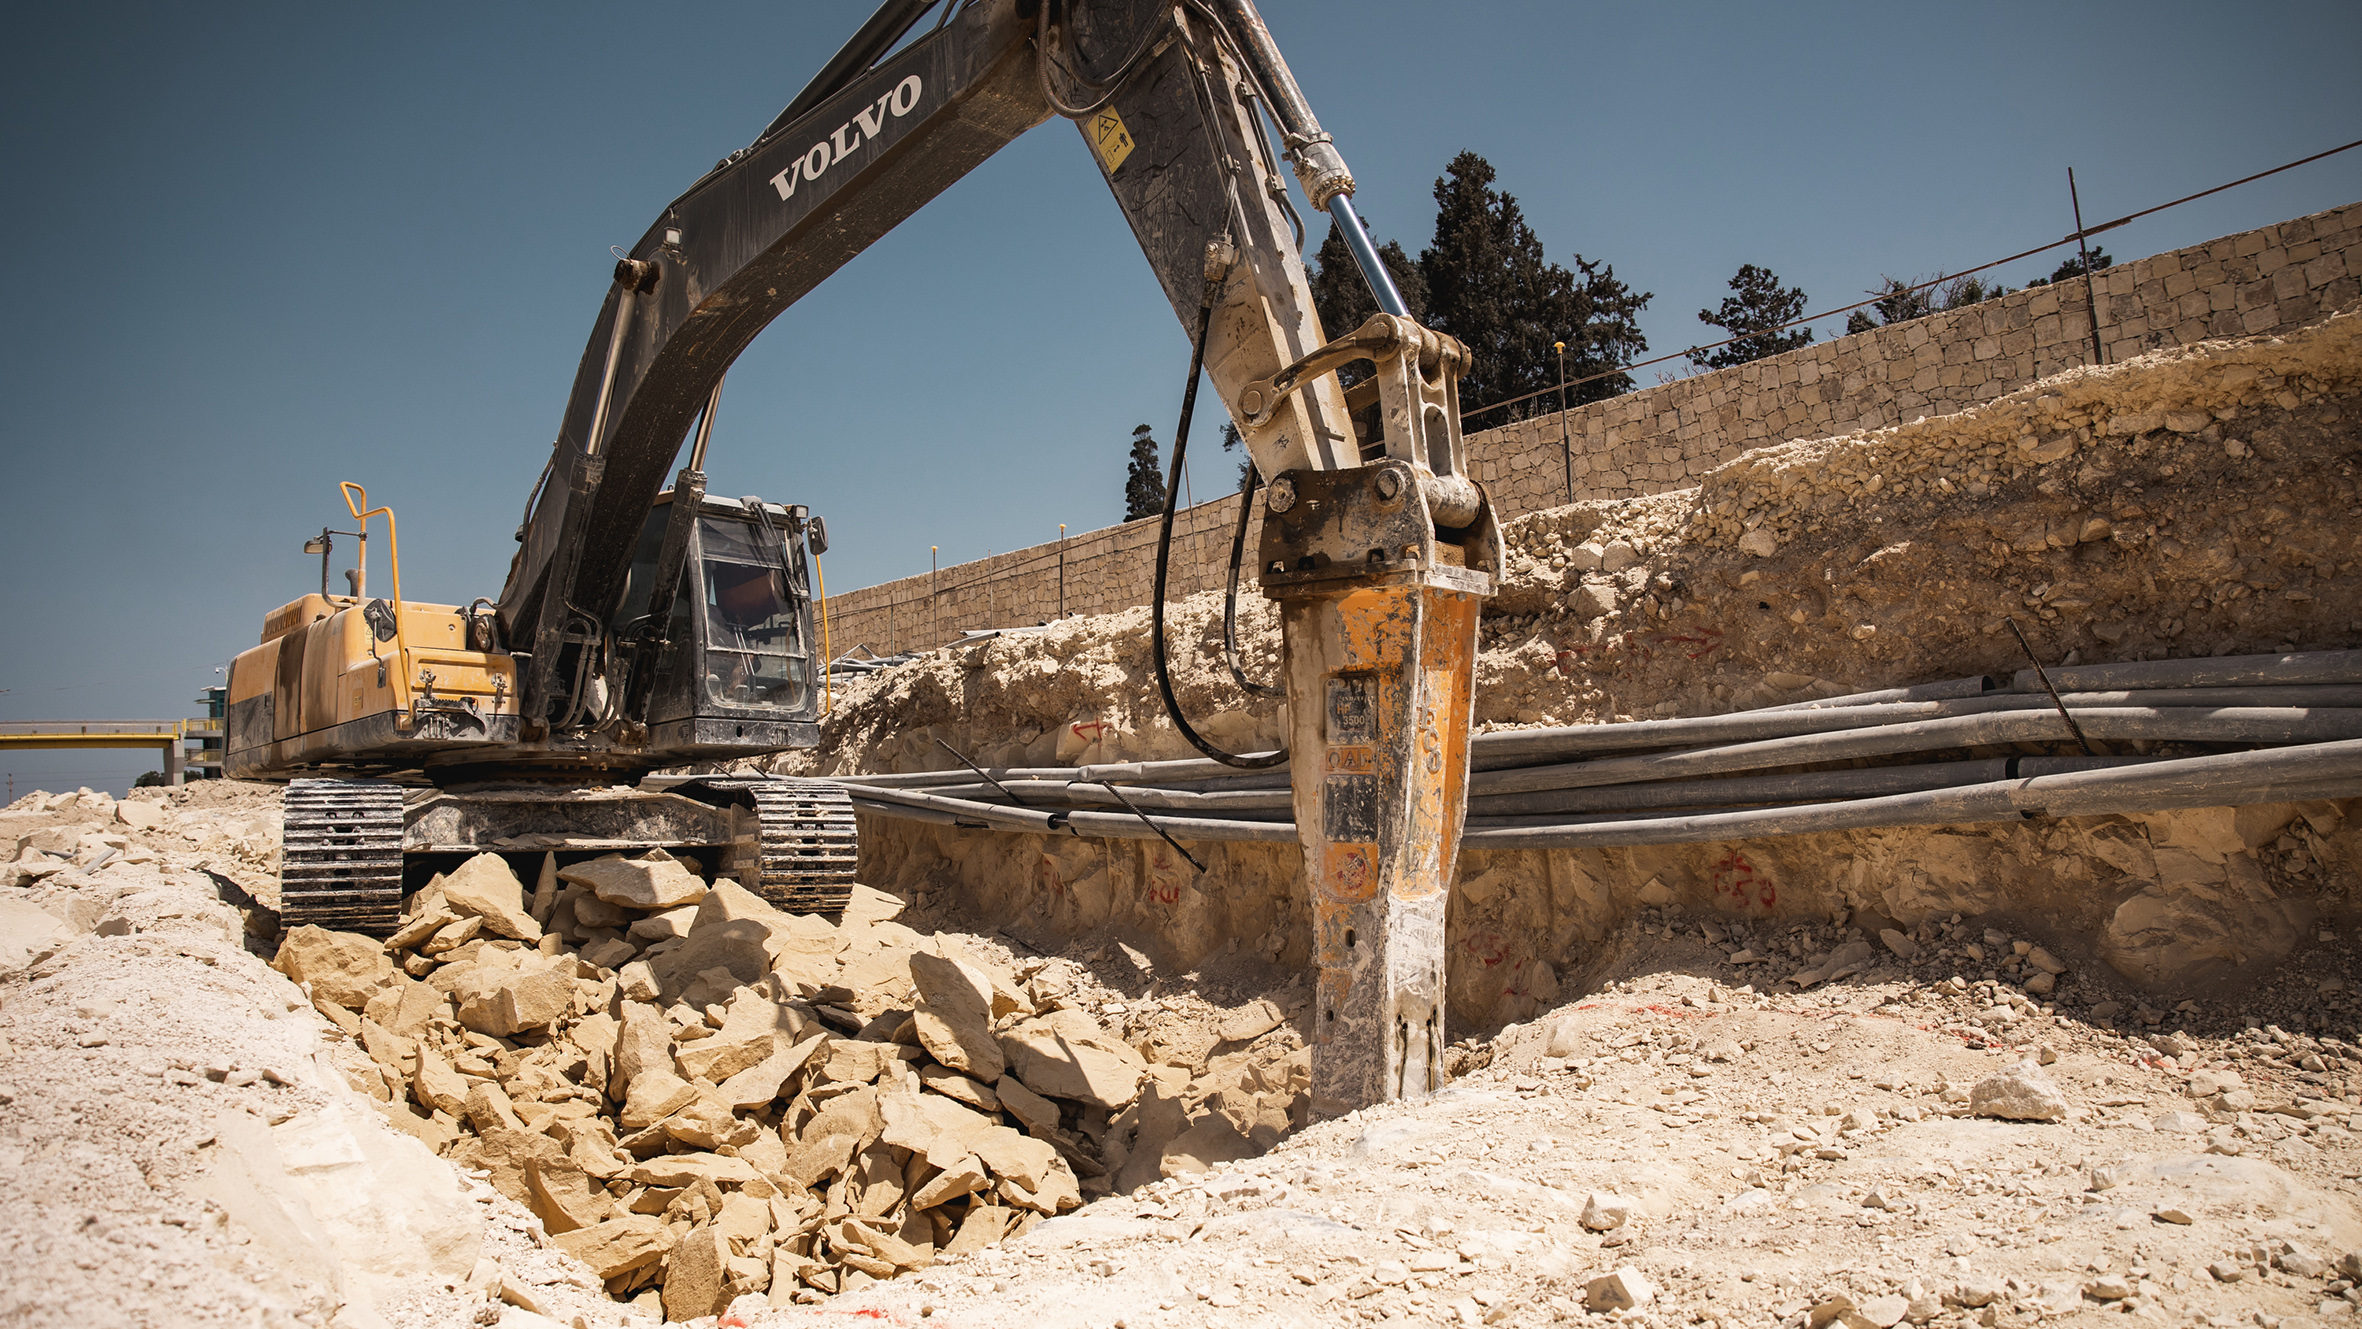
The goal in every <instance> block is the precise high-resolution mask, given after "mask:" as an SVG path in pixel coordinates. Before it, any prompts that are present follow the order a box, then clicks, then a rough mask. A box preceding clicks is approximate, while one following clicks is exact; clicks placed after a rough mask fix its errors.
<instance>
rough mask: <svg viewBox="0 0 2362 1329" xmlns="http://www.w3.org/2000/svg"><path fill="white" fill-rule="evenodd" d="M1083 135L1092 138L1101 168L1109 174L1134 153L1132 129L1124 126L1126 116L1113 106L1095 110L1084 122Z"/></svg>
mask: <svg viewBox="0 0 2362 1329" xmlns="http://www.w3.org/2000/svg"><path fill="white" fill-rule="evenodd" d="M1083 136H1084V137H1085V138H1088V139H1089V140H1091V151H1092V152H1094V153H1096V154H1098V157H1099V169H1101V170H1103V171H1105V172H1107V173H1108V174H1109V175H1114V174H1115V168H1116V167H1118V166H1121V165H1123V164H1124V158H1126V157H1129V156H1131V155H1132V131H1130V130H1128V129H1126V128H1124V118H1123V117H1122V116H1120V115H1117V114H1116V113H1115V108H1114V107H1112V106H1109V107H1105V108H1103V109H1101V110H1099V111H1097V112H1095V113H1094V114H1093V115H1092V116H1091V118H1090V119H1089V120H1087V121H1084V122H1083Z"/></svg>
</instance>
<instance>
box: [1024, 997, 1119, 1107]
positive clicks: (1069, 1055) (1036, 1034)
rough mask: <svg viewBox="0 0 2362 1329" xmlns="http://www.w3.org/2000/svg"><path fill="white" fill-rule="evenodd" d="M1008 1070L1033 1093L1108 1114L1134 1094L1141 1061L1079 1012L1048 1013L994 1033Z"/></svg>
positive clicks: (1089, 1018)
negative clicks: (998, 1033)
mask: <svg viewBox="0 0 2362 1329" xmlns="http://www.w3.org/2000/svg"><path fill="white" fill-rule="evenodd" d="M1000 1047H1001V1055H1002V1057H1003V1058H1004V1059H1005V1060H1006V1061H1007V1062H1008V1066H1009V1069H1010V1071H1012V1072H1013V1073H1014V1074H1015V1075H1016V1076H1017V1078H1018V1079H1020V1080H1022V1081H1024V1082H1025V1086H1026V1087H1027V1088H1029V1089H1031V1090H1033V1091H1034V1092H1035V1093H1037V1094H1047V1095H1049V1096H1050V1097H1052V1098H1071V1099H1075V1100H1077V1101H1080V1102H1084V1103H1088V1104H1090V1105H1092V1106H1093V1107H1102V1108H1106V1109H1107V1110H1109V1111H1111V1112H1113V1111H1117V1110H1119V1109H1122V1108H1124V1107H1127V1106H1129V1105H1130V1104H1131V1102H1132V1100H1133V1099H1135V1098H1137V1097H1139V1096H1140V1076H1141V1073H1142V1072H1143V1071H1144V1070H1146V1069H1147V1063H1146V1062H1145V1061H1143V1060H1142V1059H1141V1057H1140V1054H1139V1053H1137V1052H1134V1051H1133V1050H1132V1049H1131V1048H1130V1047H1127V1046H1126V1045H1125V1044H1124V1043H1123V1042H1122V1041H1121V1040H1119V1039H1117V1038H1115V1037H1114V1036H1112V1035H1110V1034H1109V1033H1107V1032H1106V1031H1105V1030H1103V1029H1101V1028H1100V1027H1099V1026H1098V1025H1097V1024H1096V1023H1094V1022H1093V1021H1092V1019H1091V1017H1089V1016H1087V1015H1084V1014H1083V1013H1082V1012H1080V1011H1075V1010H1062V1011H1052V1012H1051V1013H1050V1014H1048V1015H1045V1016H1041V1017H1039V1018H1036V1019H1032V1020H1027V1021H1025V1022H1024V1023H1023V1024H1020V1025H1018V1026H1016V1027H1015V1028H1013V1029H1011V1030H1010V1031H1009V1032H1007V1033H1005V1034H1002V1035H1001V1036H1000Z"/></svg>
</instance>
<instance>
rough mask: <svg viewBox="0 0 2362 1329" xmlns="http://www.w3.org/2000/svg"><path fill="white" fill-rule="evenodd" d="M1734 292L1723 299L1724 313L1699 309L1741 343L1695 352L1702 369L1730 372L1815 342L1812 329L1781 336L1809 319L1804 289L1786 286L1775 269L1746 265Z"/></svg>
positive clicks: (1702, 319) (1693, 357) (1732, 283)
mask: <svg viewBox="0 0 2362 1329" xmlns="http://www.w3.org/2000/svg"><path fill="white" fill-rule="evenodd" d="M1730 288H1731V290H1732V291H1733V292H1735V294H1732V295H1726V296H1724V297H1722V307H1721V308H1720V309H1701V310H1699V311H1698V321H1699V322H1700V323H1706V324H1711V325H1713V326H1714V327H1718V328H1721V329H1722V330H1723V331H1725V332H1728V333H1730V334H1731V335H1732V336H1734V337H1736V338H1738V340H1737V341H1734V342H1732V343H1731V344H1730V345H1728V346H1717V347H1715V348H1714V349H1713V350H1711V351H1692V352H1690V356H1689V362H1690V363H1691V364H1693V365H1696V366H1698V367H1699V368H1701V369H1728V368H1730V367H1731V366H1732V365H1743V364H1745V363H1747V362H1748V361H1750V360H1761V359H1762V358H1764V357H1765V356H1767V355H1778V354H1779V353H1780V352H1782V351H1793V350H1795V349H1796V348H1797V347H1799V346H1803V345H1805V344H1806V343H1808V342H1810V341H1811V340H1812V339H1813V330H1812V329H1811V328H1798V329H1796V330H1795V331H1794V332H1783V331H1781V326H1782V325H1783V324H1787V323H1793V322H1795V321H1796V320H1797V319H1800V318H1802V317H1804V290H1803V288H1802V287H1797V286H1786V287H1783V286H1781V285H1780V278H1779V275H1778V274H1777V273H1775V272H1773V271H1772V270H1771V269H1769V268H1759V267H1756V266H1755V265H1754V264H1752V263H1743V264H1741V265H1740V266H1739V272H1738V275H1737V276H1735V277H1732V278H1731V279H1730Z"/></svg>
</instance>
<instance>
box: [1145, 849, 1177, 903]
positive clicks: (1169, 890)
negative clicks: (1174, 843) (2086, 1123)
mask: <svg viewBox="0 0 2362 1329" xmlns="http://www.w3.org/2000/svg"><path fill="white" fill-rule="evenodd" d="M1147 894H1148V899H1149V901H1150V903H1152V904H1162V905H1172V904H1179V903H1180V902H1181V873H1180V871H1179V870H1178V869H1176V868H1175V867H1174V865H1173V851H1172V850H1171V849H1170V848H1168V847H1166V846H1163V845H1159V846H1157V847H1156V848H1155V849H1152V850H1150V851H1149V853H1148V885H1147Z"/></svg>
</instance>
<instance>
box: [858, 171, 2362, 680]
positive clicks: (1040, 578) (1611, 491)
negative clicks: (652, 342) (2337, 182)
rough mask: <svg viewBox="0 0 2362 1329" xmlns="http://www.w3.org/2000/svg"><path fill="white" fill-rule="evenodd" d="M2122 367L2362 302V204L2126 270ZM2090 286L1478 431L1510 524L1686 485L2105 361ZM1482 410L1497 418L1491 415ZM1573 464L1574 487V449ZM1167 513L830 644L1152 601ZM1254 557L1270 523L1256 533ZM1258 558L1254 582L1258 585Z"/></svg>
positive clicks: (1224, 506)
mask: <svg viewBox="0 0 2362 1329" xmlns="http://www.w3.org/2000/svg"><path fill="white" fill-rule="evenodd" d="M2093 284H2094V286H2095V287H2096V294H2097V295H2098V297H2099V305H2100V309H2099V315H2100V317H2099V331H2100V339H2101V342H2102V344H2103V345H2104V347H2105V348H2106V351H2107V358H2108V361H2109V362H2110V363H2114V362H2116V361H2118V360H2123V359H2127V358H2130V357H2132V356H2134V355H2138V354H2140V353H2141V352H2143V351H2147V350H2154V349H2156V348H2158V347H2163V346H2180V345H2187V344H2189V343H2191V342H2196V341H2203V340H2205V339H2207V338H2211V337H2240V336H2254V335H2257V334H2259V333H2269V332H2278V331H2285V330H2287V329H2290V328H2294V327H2295V326H2297V325H2298V324H2300V323H2303V322H2304V321H2306V320H2307V319H2311V318H2314V317H2316V316H2318V315H2320V314H2322V313H2324V312H2327V311H2330V310H2333V309H2340V308H2344V307H2347V306H2349V305H2352V304H2354V303H2355V302H2356V300H2357V299H2358V298H2362V203H2354V204H2348V205H2347V206H2345V207H2342V208H2334V209H2331V210H2330V211H2327V212H2320V213H2315V214H2313V215H2311V216H2309V217H2299V218H2296V219H2294V220H2292V221H2285V222H2280V223H2278V224H2276V225H2272V226H2266V227H2263V228H2261V229H2258V230H2253V231H2246V232H2243V233H2241V234H2238V235H2230V236H2225V237H2223V238H2221V239H2219V240H2212V241H2209V242H2207V243H2205V244H2202V245H2193V246H2191V247H2189V248H2187V249H2177V250H2173V251H2171V252H2169V253H2164V254H2157V255H2154V256H2152V257H2149V258H2144V259H2139V260H2136V261H2133V262H2129V263H2121V264H2118V265H2117V266H2115V267H2113V268H2109V269H2107V270H2106V271H2104V272H2102V273H2099V274H2097V275H2096V276H2095V277H2094V279H2093ZM2091 341H2092V329H2091V321H2090V310H2089V308H2088V306H2087V305H2086V303H2085V301H2084V294H2083V283H2081V282H2080V281H2077V282H2068V283H2064V284H2062V285H2057V286H2037V287H2032V288H2029V289H2027V290H2024V291H2019V292H2016V293H2015V294H2012V295H2007V296H2003V297H2001V298H2000V299H1997V300H1989V301H1986V302H1985V303H1983V304H1980V305H1975V306H1973V307H1971V308H1968V309H1961V310H1953V311H1950V312H1947V313H1941V314H1931V315H1929V316H1928V317H1926V318H1920V319H1914V320H1912V321H1910V322H1908V323H1902V324H1897V325H1895V326H1893V327H1886V328H1878V329H1875V330H1873V331H1870V332H1864V333H1858V334H1856V335H1854V336H1851V337H1840V338H1837V339H1836V340H1834V341H1827V342H1819V343H1816V344H1814V345H1811V346H1806V347H1804V348H1802V349H1800V350H1795V351H1790V352H1788V353H1786V354H1785V355H1776V356H1772V357H1770V358H1768V359H1764V360H1758V361H1755V362H1753V363H1750V364H1744V365H1739V366H1736V367H1734V368H1730V369H1724V370H1719V371H1716V372H1714V373H1710V374H1698V375H1695V376H1693V377H1690V378H1685V379H1680V380H1678V381H1675V382H1672V383H1667V384H1663V385H1661V386H1658V387H1654V388H1649V389H1647V390H1645V391H1641V392H1634V393H1629V394H1627V395H1625V396H1622V397H1615V398H1611V399H1609V400H1607V401H1602V402H1593V403H1591V404H1590V405H1587V406H1583V407H1579V408H1577V409H1576V410H1574V411H1572V412H1570V413H1567V415H1566V416H1565V426H1566V429H1565V432H1566V436H1567V437H1568V439H1570V440H1571V442H1570V443H1569V444H1567V445H1564V446H1562V444H1561V423H1560V422H1561V417H1560V416H1559V415H1558V414H1556V413H1552V414H1547V415H1542V416H1538V417H1536V418H1534V419H1531V420H1524V421H1520V422H1517V423H1515V424H1510V425H1505V426H1502V427H1499V428H1495V429H1487V430H1485V431H1483V432H1481V433H1473V434H1470V435H1469V436H1468V454H1469V458H1470V464H1471V467H1472V469H1473V470H1474V471H1475V473H1476V477H1477V479H1478V480H1480V481H1482V482H1483V483H1484V485H1485V486H1486V488H1487V489H1488V490H1489V491H1490V492H1491V494H1492V498H1493V503H1494V506H1495V508H1496V509H1497V510H1498V511H1499V513H1500V515H1501V517H1502V519H1503V520H1507V519H1509V518H1511V517H1516V516H1519V515H1521V514H1523V513H1527V512H1532V511H1535V510H1538V509H1541V508H1547V507H1555V506H1558V505H1560V504H1563V503H1567V502H1571V501H1575V500H1578V499H1605V498H1632V497H1637V496H1639V495H1643V494H1655V493H1662V492H1665V491H1666V490H1671V489H1681V488H1686V487H1688V486H1690V485H1693V484H1695V483H1697V481H1698V478H1699V477H1700V476H1702V475H1704V474H1706V473H1707V472H1709V471H1711V470H1713V469H1714V468H1715V467H1717V466H1720V465H1722V464H1724V463H1725V462H1728V461H1731V460H1733V459H1735V458H1736V457H1738V455H1739V454H1740V453H1742V452H1745V451H1747V450H1748V449H1750V448H1754V447H1759V446H1762V445H1763V444H1766V443H1771V442H1778V441H1783V440H1788V439H1797V438H1814V437H1820V436H1824V435H1831V434H1843V433H1847V432H1850V431H1853V430H1860V429H1876V428H1881V427H1884V426H1888V425H1896V424H1904V423H1908V422H1909V421H1912V420H1915V419H1919V418H1921V417H1923V416H1930V415H1948V414H1951V413H1953V412H1955V411H1959V410H1963V409H1965V408H1967V407H1970V406H1974V405H1976V404H1978V403H1980V402H1985V401H1990V400H1992V399H1993V398H1995V397H1998V396H2001V395H2002V394H2004V393H2007V392H2011V391H2014V390H2016V389H2018V388H2022V387H2024V386H2026V385H2027V384H2028V383H2031V382H2033V381H2035V380H2036V379H2039V378H2042V377H2045V376H2047V375H2050V374H2055V373H2057V372H2059V371H2060V370H2063V369H2069V368H2073V367H2074V366H2077V365H2082V364H2089V363H2090V362H2091ZM1480 418H1481V417H1480ZM1569 451H1571V453H1572V456H1573V472H1574V475H1573V489H1574V492H1573V493H1572V494H1571V495H1570V494H1569V493H1568V485H1567V461H1566V456H1567V453H1568V452H1569ZM1237 511H1238V500H1237V498H1236V496H1235V495H1233V496H1230V497H1226V498H1222V499H1217V500H1214V501H1212V502H1209V503H1201V504H1199V505H1197V506H1196V507H1193V508H1189V509H1186V510H1184V511H1183V512H1181V513H1180V514H1179V515H1178V517H1177V519H1176V522H1175V527H1174V547H1173V557H1172V570H1171V572H1170V574H1169V587H1170V589H1169V595H1170V596H1172V597H1174V598H1178V597H1180V596H1184V595H1191V594H1195V593H1197V592H1199V591H1206V590H1214V589H1218V588H1219V587H1220V586H1221V585H1222V584H1223V579H1224V576H1225V573H1226V572H1227V569H1228V566H1229V557H1230V535H1231V530H1232V526H1233V523H1234V522H1235V521H1236V520H1237ZM1156 530H1157V528H1156V522H1155V521H1153V520H1148V521H1136V522H1127V523H1125V524H1123V525H1121V526H1110V527H1105V528H1103V529H1100V530H1096V531H1088V532H1085V533H1083V534H1080V535H1076V536H1073V537H1071V538H1069V539H1067V540H1065V541H1063V542H1053V543H1050V544H1042V545H1035V546H1033V547H1032V548H1030V549H1020V550H1015V551H1013V552H1011V553H1007V554H997V555H994V556H993V557H991V558H988V559H982V560H979V561H977V562H973V563H963V564H960V565H958V566H956V567H950V568H945V569H943V570H942V571H941V572H939V573H936V574H934V575H932V576H918V577H905V578H903V579H901V580H899V581H891V582H885V583H883V584H880V585H877V586H870V587H865V588H863V589H861V590H858V591H852V592H849V593H847V594H844V595H841V596H838V597H836V598H835V599H833V600H831V601H830V602H829V620H830V623H829V627H830V641H831V644H832V646H833V647H834V649H835V650H836V651H838V652H839V653H842V652H843V651H845V650H846V649H848V648H849V647H850V646H852V645H853V644H854V643H856V642H859V643H863V644H866V645H868V646H870V647H871V648H873V649H875V650H877V651H879V652H881V653H884V652H889V651H893V650H914V649H926V648H929V647H933V646H937V645H941V644H942V643H944V642H946V641H951V640H954V639H956V638H957V637H958V636H959V633H960V631H961V630H962V629H964V628H985V627H1014V626H1019V625H1025V624H1034V623H1041V622H1045V621H1047V620H1049V619H1051V618H1054V617H1057V616H1059V615H1060V614H1061V613H1067V614H1097V613H1106V612H1109V611H1111V610H1116V609H1122V608H1126V607H1128V606H1131V605H1137V604H1145V603H1147V601H1148V598H1149V594H1150V590H1151V588H1152V586H1153V581H1154V575H1155V558H1156ZM1247 539H1248V541H1249V542H1250V543H1249V549H1248V553H1249V558H1250V560H1251V558H1252V554H1253V545H1252V542H1253V540H1254V539H1255V532H1254V531H1253V530H1252V529H1250V530H1249V531H1248V534H1247ZM1251 573H1252V569H1249V576H1248V578H1247V580H1248V581H1249V582H1250V583H1251V582H1252V575H1251Z"/></svg>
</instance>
